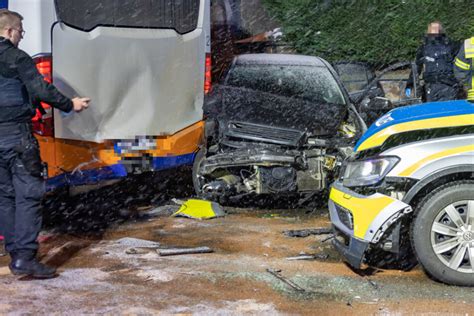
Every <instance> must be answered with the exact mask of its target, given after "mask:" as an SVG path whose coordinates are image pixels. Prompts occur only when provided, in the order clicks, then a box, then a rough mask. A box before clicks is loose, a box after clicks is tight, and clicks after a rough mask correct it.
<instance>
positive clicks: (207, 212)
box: [172, 199, 225, 219]
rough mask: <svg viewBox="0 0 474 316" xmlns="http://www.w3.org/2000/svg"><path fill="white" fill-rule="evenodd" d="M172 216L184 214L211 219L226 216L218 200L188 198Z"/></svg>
mask: <svg viewBox="0 0 474 316" xmlns="http://www.w3.org/2000/svg"><path fill="white" fill-rule="evenodd" d="M172 216H184V217H189V218H195V219H211V218H216V217H223V216H225V212H224V209H223V208H222V206H220V205H219V204H218V203H216V202H209V201H205V200H195V199H191V200H187V201H186V202H184V203H183V205H181V207H180V208H179V210H178V211H177V212H176V213H174V214H173V215H172Z"/></svg>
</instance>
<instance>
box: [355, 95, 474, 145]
mask: <svg viewBox="0 0 474 316" xmlns="http://www.w3.org/2000/svg"><path fill="white" fill-rule="evenodd" d="M467 125H474V104H473V103H470V102H467V101H466V100H457V101H444V102H430V103H423V104H419V105H412V106H405V107H401V108H397V109H394V110H392V111H390V112H388V113H387V114H385V115H383V116H382V117H380V118H379V119H378V120H377V121H375V123H374V124H372V125H371V126H370V127H369V129H368V130H367V132H366V133H365V134H364V135H362V137H361V139H360V140H359V141H358V142H357V144H356V147H355V151H363V150H366V149H370V148H374V147H378V146H381V145H383V143H384V142H385V141H386V140H387V139H388V138H389V137H390V136H392V135H395V134H400V133H404V132H409V131H415V130H427V129H435V128H444V127H456V126H467Z"/></svg>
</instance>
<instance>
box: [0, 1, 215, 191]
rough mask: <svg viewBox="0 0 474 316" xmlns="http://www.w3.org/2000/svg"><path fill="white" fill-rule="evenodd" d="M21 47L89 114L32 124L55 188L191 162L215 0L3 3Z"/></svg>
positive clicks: (54, 115) (53, 115)
mask: <svg viewBox="0 0 474 316" xmlns="http://www.w3.org/2000/svg"><path fill="white" fill-rule="evenodd" d="M0 8H8V9H9V10H12V11H16V12H18V13H20V14H21V15H22V16H23V17H24V20H23V27H24V29H25V30H26V34H25V37H24V39H23V40H22V42H21V43H20V48H21V49H23V50H25V51H26V52H27V53H29V54H30V55H31V56H32V57H33V58H34V60H35V62H36V64H37V66H38V69H39V71H40V72H41V73H42V74H43V75H44V77H45V80H52V82H53V83H54V84H55V85H56V86H57V87H58V88H59V89H60V90H61V91H62V92H63V93H64V94H65V95H67V96H69V97H74V96H87V97H90V98H91V99H92V101H91V104H90V107H89V109H88V110H87V111H83V112H81V113H73V114H66V113H62V112H60V111H58V110H51V109H50V108H48V107H47V105H46V106H45V107H46V112H47V113H46V115H43V116H41V115H40V114H38V115H37V117H35V118H34V126H35V130H36V134H37V138H38V140H39V141H40V143H41V155H42V158H43V161H45V162H46V163H47V165H48V176H49V179H48V182H47V183H48V184H49V185H50V187H56V186H59V185H63V184H74V185H79V184H86V183H91V182H95V181H98V180H102V179H110V178H116V177H123V176H126V175H127V174H128V173H130V172H134V171H135V170H137V171H140V172H141V171H144V170H159V169H164V168H170V167H174V166H177V165H180V164H187V163H191V162H192V161H193V159H194V154H195V152H196V150H197V146H198V143H199V141H200V139H201V137H202V131H203V122H202V104H203V99H204V94H205V90H206V91H208V90H209V89H210V84H211V83H210V79H211V78H210V73H211V70H210V0H174V1H168V0H104V1H100V0H94V1H92V0H83V1H78V0H0Z"/></svg>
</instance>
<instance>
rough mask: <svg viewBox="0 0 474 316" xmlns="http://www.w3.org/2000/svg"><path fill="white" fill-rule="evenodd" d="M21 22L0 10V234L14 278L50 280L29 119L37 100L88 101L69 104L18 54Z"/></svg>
mask: <svg viewBox="0 0 474 316" xmlns="http://www.w3.org/2000/svg"><path fill="white" fill-rule="evenodd" d="M22 20H23V17H22V16H21V15H20V14H18V13H16V12H13V11H9V10H6V9H0V235H3V236H4V237H5V250H6V251H7V252H8V254H9V255H10V257H11V262H10V264H9V268H10V271H11V272H12V273H13V274H15V275H30V276H33V277H36V278H51V277H54V276H55V275H56V271H55V269H54V268H51V267H48V266H46V265H43V264H41V263H40V262H38V260H37V259H36V252H37V250H38V242H37V237H38V234H39V232H40V229H41V220H42V217H41V214H40V212H39V207H40V203H41V199H42V197H43V194H44V180H43V177H42V176H43V174H42V172H43V165H42V162H41V158H40V155H39V145H38V141H37V140H36V138H35V137H34V136H33V134H32V129H31V118H32V117H33V116H34V114H35V110H36V109H35V105H38V104H39V102H40V101H43V102H46V103H48V104H50V105H51V106H53V107H56V108H58V109H59V110H62V111H65V112H70V111H71V110H74V111H76V112H79V111H81V110H83V109H85V108H87V107H88V106H89V101H90V100H89V99H88V98H74V99H72V100H71V99H69V98H67V97H65V96H64V95H63V94H61V93H60V92H59V91H58V90H57V89H56V88H55V87H54V86H53V85H51V84H49V83H47V82H46V81H44V80H43V77H42V76H41V74H40V73H39V72H38V70H37V69H36V66H35V64H34V61H33V60H32V58H31V57H30V56H29V55H28V54H26V53H25V52H24V51H22V50H20V49H18V44H19V43H20V41H21V39H22V38H23V36H24V34H25V31H24V30H23V25H22Z"/></svg>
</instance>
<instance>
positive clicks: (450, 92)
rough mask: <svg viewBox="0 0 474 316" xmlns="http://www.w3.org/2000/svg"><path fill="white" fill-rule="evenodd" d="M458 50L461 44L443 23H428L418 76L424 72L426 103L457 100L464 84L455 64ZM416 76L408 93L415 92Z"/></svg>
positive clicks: (408, 83)
mask: <svg viewBox="0 0 474 316" xmlns="http://www.w3.org/2000/svg"><path fill="white" fill-rule="evenodd" d="M458 49H459V45H458V44H457V43H455V42H453V41H452V40H450V39H449V38H448V37H447V36H446V34H445V33H444V30H443V26H442V25H441V23H440V22H438V21H435V22H431V23H430V24H428V31H427V33H426V35H425V37H424V42H423V45H421V46H420V47H419V48H418V50H417V53H416V60H415V63H416V65H417V68H418V76H420V75H421V73H422V72H423V81H424V91H423V93H422V97H423V101H424V102H430V101H446V100H455V99H457V97H458V95H459V93H460V87H459V84H458V82H457V80H456V78H455V77H454V72H453V66H452V65H453V60H454V57H455V56H456V53H457V52H458ZM413 79H414V78H413V77H412V75H411V74H410V78H409V79H408V82H407V86H406V91H405V92H406V94H407V96H410V95H411V93H412V91H411V90H412V89H413Z"/></svg>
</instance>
